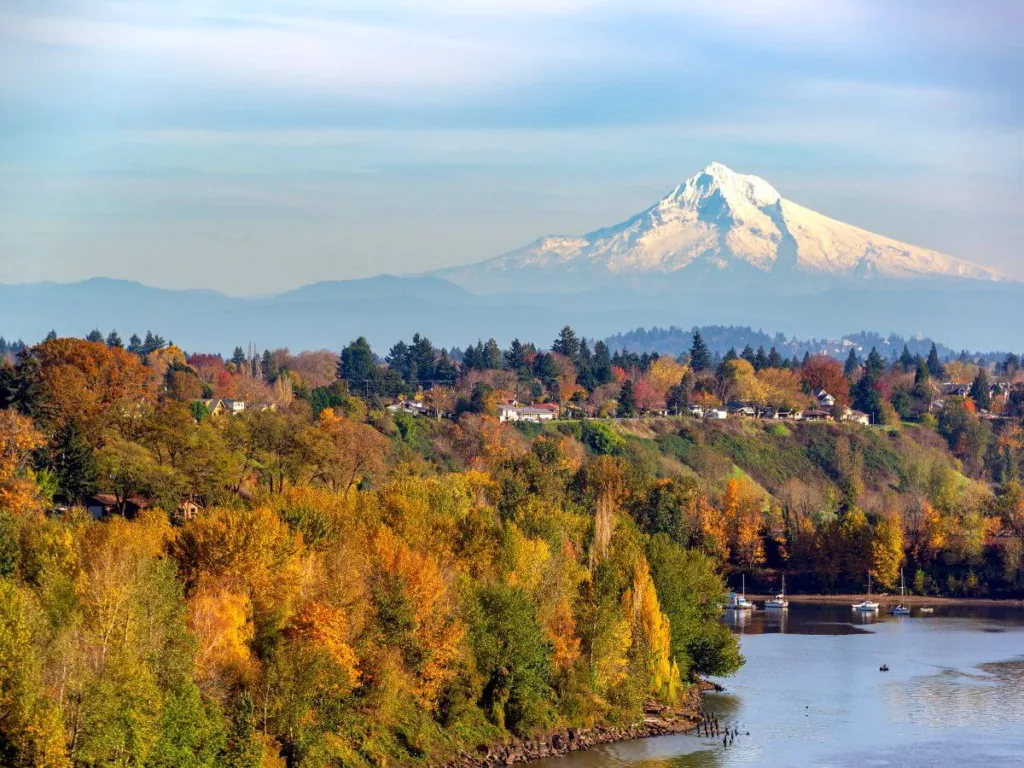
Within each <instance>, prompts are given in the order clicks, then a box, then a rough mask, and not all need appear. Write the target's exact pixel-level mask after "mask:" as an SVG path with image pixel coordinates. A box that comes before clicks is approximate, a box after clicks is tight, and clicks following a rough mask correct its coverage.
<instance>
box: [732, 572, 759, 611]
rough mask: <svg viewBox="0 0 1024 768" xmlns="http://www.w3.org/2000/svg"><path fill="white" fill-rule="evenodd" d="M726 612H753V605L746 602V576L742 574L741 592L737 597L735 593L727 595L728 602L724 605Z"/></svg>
mask: <svg viewBox="0 0 1024 768" xmlns="http://www.w3.org/2000/svg"><path fill="white" fill-rule="evenodd" d="M725 607H726V609H727V610H730V611H752V610H754V604H753V603H752V602H750V601H749V600H747V575H746V574H743V592H742V593H741V594H739V595H737V594H736V593H735V592H730V593H729V602H727V603H726V604H725Z"/></svg>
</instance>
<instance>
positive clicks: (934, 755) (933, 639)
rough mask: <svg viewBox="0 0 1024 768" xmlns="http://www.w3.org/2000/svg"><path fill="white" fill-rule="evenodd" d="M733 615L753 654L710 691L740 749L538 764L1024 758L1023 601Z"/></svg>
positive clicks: (688, 745)
mask: <svg viewBox="0 0 1024 768" xmlns="http://www.w3.org/2000/svg"><path fill="white" fill-rule="evenodd" d="M729 620H730V623H731V624H732V626H733V629H734V631H736V632H739V633H740V634H741V635H742V637H741V645H742V650H743V655H744V656H745V657H746V660H747V663H746V664H745V665H744V667H743V668H742V669H741V670H740V672H739V673H737V674H736V675H735V676H733V677H731V678H728V679H725V680H721V681H719V682H721V683H722V684H723V685H725V687H726V689H727V690H726V692H725V693H720V694H709V695H708V696H707V698H706V706H707V707H708V709H710V710H712V711H714V712H716V713H717V714H718V717H719V722H720V724H721V726H722V727H723V728H724V727H725V726H726V725H729V726H730V727H736V728H738V730H739V732H740V735H739V736H737V737H736V739H735V740H734V741H733V742H732V743H731V744H730V745H729V746H728V747H725V746H723V745H722V740H721V738H717V739H716V738H703V737H698V736H694V735H679V736H664V737H659V738H655V739H646V740H641V741H633V742H625V743H621V744H612V745H607V746H603V747H599V748H596V749H594V750H591V751H589V752H585V753H579V754H574V755H570V756H567V757H563V758H559V759H556V760H547V761H541V762H539V763H537V764H536V765H538V766H544V767H545V768H554V767H555V766H558V767H559V768H609V767H610V766H616V767H617V768H618V767H621V766H638V767H639V766H643V768H691V767H693V768H705V767H707V766H723V767H724V766H745V765H751V766H804V765H807V766H836V767H837V768H838V767H840V766H868V767H872V768H873V767H874V766H879V767H881V766H957V767H958V768H967V767H968V766H974V765H982V766H985V768H993V767H994V766H1024V608H1022V607H1020V604H1019V603H1018V604H1016V605H1014V606H1010V605H1007V606H984V607H973V606H972V607H936V609H935V613H934V614H932V615H920V614H919V613H918V611H917V609H915V611H914V615H913V616H910V617H891V616H888V615H886V614H884V613H883V614H879V615H877V616H870V615H868V616H865V615H863V614H856V613H854V612H853V611H851V610H850V607H849V606H846V605H836V604H809V603H793V604H792V605H791V606H790V608H789V610H788V611H786V612H784V613H783V614H782V615H778V614H772V613H766V612H764V611H761V610H758V611H757V612H756V613H754V614H753V615H748V616H743V617H735V616H731V617H729ZM882 664H887V665H888V666H889V669H890V671H889V672H880V671H879V667H880V666H881V665H882ZM747 734H749V735H747Z"/></svg>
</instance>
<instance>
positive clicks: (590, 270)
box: [438, 162, 1005, 291]
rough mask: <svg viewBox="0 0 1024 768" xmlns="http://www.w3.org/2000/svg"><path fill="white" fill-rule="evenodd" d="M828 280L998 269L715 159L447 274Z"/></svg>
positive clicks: (485, 278) (499, 280)
mask: <svg viewBox="0 0 1024 768" xmlns="http://www.w3.org/2000/svg"><path fill="white" fill-rule="evenodd" d="M750 271H753V273H754V274H762V275H769V274H771V275H804V276H808V277H817V278H825V279H832V280H835V279H842V280H850V279H865V278H872V277H877V278H885V279H894V280H907V279H915V278H940V277H941V278H970V279H974V280H987V281H1000V280H1004V279H1005V277H1004V276H1003V275H1002V274H1000V273H999V272H998V271H996V270H994V269H991V268H988V267H984V266H980V265H977V264H973V263H971V262H969V261H966V260H963V259H958V258H956V257H953V256H950V255H947V254H944V253H940V252H938V251H933V250H930V249H927V248H920V247H918V246H914V245H909V244H907V243H902V242H900V241H898V240H894V239H892V238H889V237H885V236H883V235H876V234H874V233H871V232H868V231H867V230H864V229H860V228H858V227H854V226H852V225H850V224H844V223H843V222H841V221H837V220H836V219H832V218H829V217H827V216H823V215H822V214H820V213H816V212H815V211H812V210H810V209H809V208H805V207H803V206H801V205H798V204H797V203H794V202H792V201H790V200H787V199H786V198H784V197H782V195H780V194H779V192H778V191H777V190H776V189H775V188H774V187H773V186H772V185H771V184H769V183H768V182H767V181H765V180H764V179H762V178H760V177H757V176H750V175H743V174H739V173H736V172H735V171H733V170H731V169H730V168H727V167H726V166H724V165H722V164H721V163H717V162H716V163H711V164H710V165H708V166H707V167H706V168H704V169H703V170H702V171H700V172H698V173H697V174H695V175H693V176H691V177H690V178H689V179H687V180H686V181H685V182H683V183H682V184H680V185H679V186H677V187H676V188H675V189H673V190H672V191H671V192H670V193H669V194H668V195H666V196H665V197H663V198H662V199H661V200H659V201H658V202H657V203H655V204H654V205H653V206H651V207H649V208H647V209H646V210H644V211H642V212H641V213H638V214H636V215H635V216H633V217H631V218H629V219H627V220H626V221H623V222H621V223H620V224H616V225H614V226H611V227H608V228H604V229H599V230H596V231H594V232H591V233H589V234H586V235H581V236H566V235H551V236H547V237H542V238H540V239H539V240H536V241H534V242H533V243H531V244H529V245H527V246H526V247H524V248H520V249H518V250H515V251H512V252H511V253H507V254H505V255H503V256H499V257H497V258H494V259H490V260H488V261H484V262H481V263H479V264H474V265H470V266H468V267H461V268H456V269H450V270H445V271H443V272H440V273H438V274H439V275H441V276H444V277H446V278H447V279H449V280H451V281H452V282H454V283H457V284H459V285H462V286H464V287H466V288H468V289H469V290H479V291H489V290H494V289H497V290H502V291H508V290H511V289H512V286H517V287H519V286H522V287H526V286H531V285H532V286H534V287H537V286H538V281H537V278H538V277H539V276H543V277H547V278H548V279H547V280H546V281H545V282H543V283H541V285H543V286H545V287H546V289H548V290H557V287H558V286H559V285H560V282H559V281H558V280H557V278H559V277H566V278H570V279H571V281H572V282H571V284H572V285H575V286H577V287H578V286H579V285H580V284H583V285H588V286H590V285H597V284H607V283H609V282H612V281H615V280H618V281H619V282H622V278H626V279H634V280H636V279H640V280H643V279H645V278H658V277H664V276H665V275H674V274H679V275H683V274H685V275H687V276H692V277H693V278H697V277H698V276H699V275H707V274H713V273H716V272H717V273H728V272H750Z"/></svg>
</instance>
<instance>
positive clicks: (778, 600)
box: [764, 574, 789, 611]
mask: <svg viewBox="0 0 1024 768" xmlns="http://www.w3.org/2000/svg"><path fill="white" fill-rule="evenodd" d="M764 607H765V608H766V609H769V610H773V611H781V610H783V609H785V608H789V600H787V599H786V576H785V574H783V576H782V591H781V592H780V593H779V594H777V595H776V596H775V597H773V598H772V599H771V600H765V601H764Z"/></svg>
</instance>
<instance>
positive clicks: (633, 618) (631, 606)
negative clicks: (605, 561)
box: [622, 558, 680, 702]
mask: <svg viewBox="0 0 1024 768" xmlns="http://www.w3.org/2000/svg"><path fill="white" fill-rule="evenodd" d="M622 606H623V611H624V612H625V614H626V616H627V618H628V621H629V626H630V630H631V633H632V648H633V653H634V654H635V655H636V656H637V657H638V658H639V659H641V661H642V663H643V664H644V665H645V666H646V671H647V673H648V675H649V677H650V693H651V694H653V695H655V696H657V697H658V698H660V699H661V700H662V701H665V702H672V701H675V700H676V698H678V695H679V690H680V680H679V668H678V667H677V666H676V664H675V662H674V661H673V660H672V658H671V652H672V629H671V626H670V625H669V620H668V617H667V616H666V615H665V614H664V613H663V612H662V610H661V605H660V603H659V602H658V593H657V590H656V589H655V587H654V581H653V580H652V579H651V571H650V568H649V567H648V565H647V561H646V560H644V559H643V558H638V559H637V560H636V561H635V562H634V564H633V584H632V586H630V588H629V589H627V590H626V593H625V594H624V595H623V598H622Z"/></svg>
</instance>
